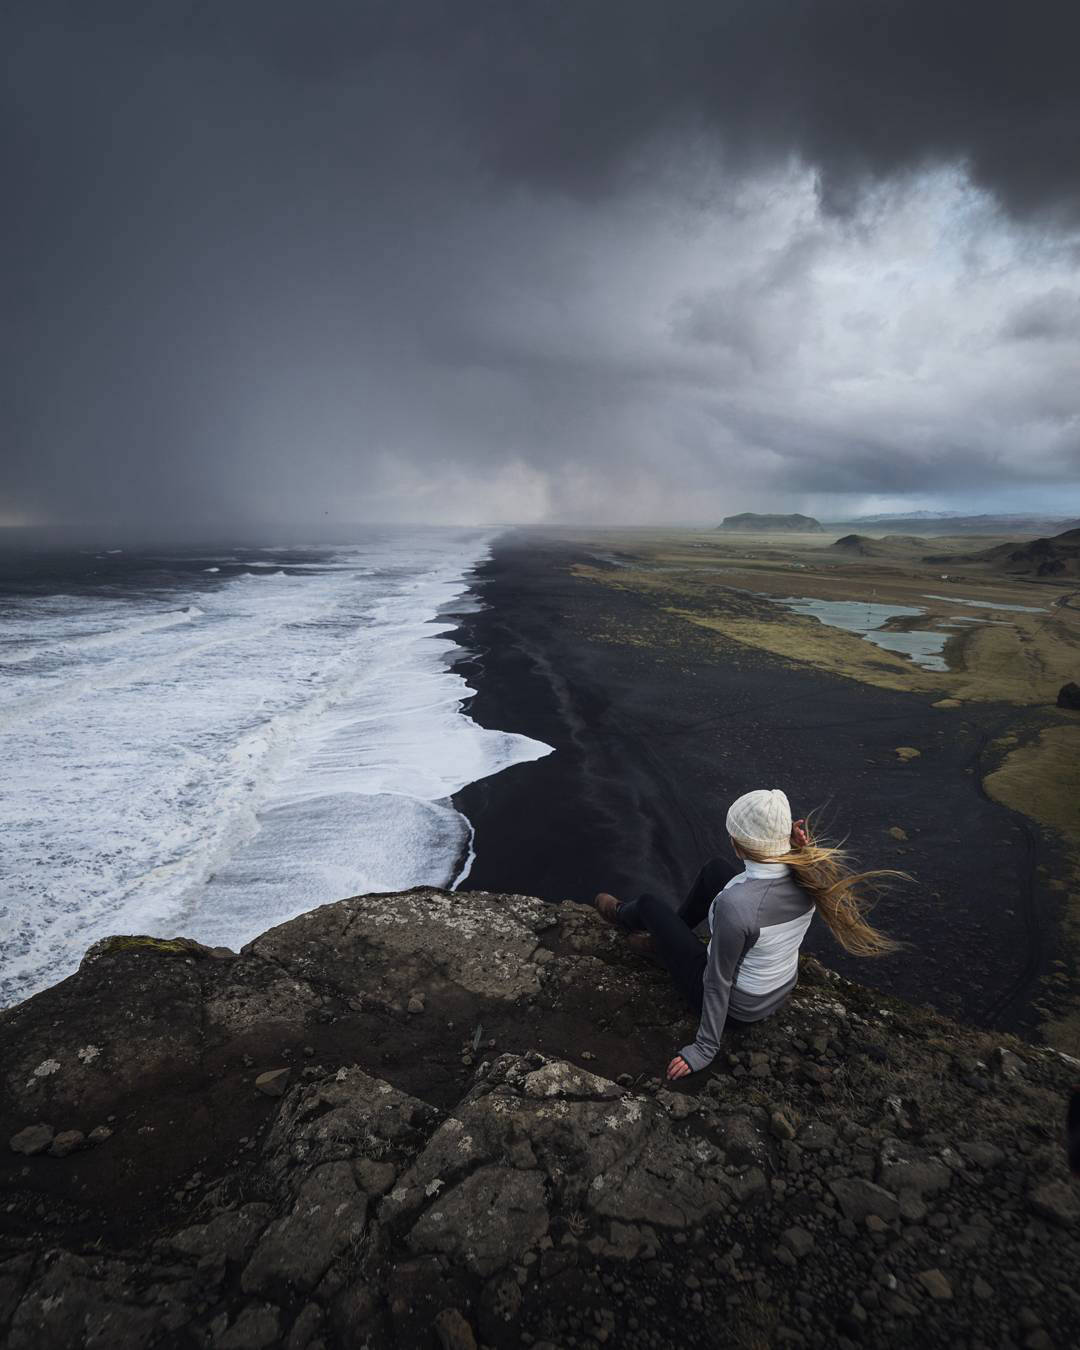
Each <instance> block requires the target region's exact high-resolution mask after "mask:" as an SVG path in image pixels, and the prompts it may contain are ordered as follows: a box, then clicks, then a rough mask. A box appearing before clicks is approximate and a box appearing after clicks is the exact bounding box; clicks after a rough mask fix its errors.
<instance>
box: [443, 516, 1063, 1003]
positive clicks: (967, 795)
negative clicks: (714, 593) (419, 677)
mask: <svg viewBox="0 0 1080 1350" xmlns="http://www.w3.org/2000/svg"><path fill="white" fill-rule="evenodd" d="M577 560H582V561H586V560H587V561H589V562H590V563H592V564H593V565H596V563H597V556H596V555H594V554H589V555H588V556H587V557H586V554H585V553H584V552H583V550H582V547H581V545H580V544H576V545H575V544H571V543H568V542H566V541H564V540H562V539H559V538H558V537H555V536H552V535H545V534H543V533H540V532H525V531H519V532H514V533H511V534H507V535H505V536H503V538H502V539H500V540H499V541H498V543H497V544H496V546H495V550H494V555H493V558H492V560H491V562H490V563H488V564H486V565H485V566H484V567H482V568H481V569H480V571H479V574H478V588H477V589H478V594H479V595H480V596H481V597H482V598H483V600H484V601H485V602H486V604H487V608H486V609H485V610H483V611H482V612H479V613H477V614H475V615H468V616H466V617H465V618H464V619H463V621H462V624H461V629H460V634H459V640H460V641H461V642H462V644H463V645H464V646H465V648H466V649H467V651H468V652H469V653H470V654H469V656H468V657H467V658H464V659H463V660H462V662H461V664H460V667H459V668H460V669H461V670H462V671H463V673H465V674H466V675H467V676H468V678H469V679H470V682H471V683H472V684H473V686H474V687H475V688H476V689H477V690H478V692H477V694H476V697H475V698H474V699H473V701H472V703H471V706H470V708H469V712H470V714H471V715H472V716H473V717H474V718H475V719H476V720H477V721H478V722H480V723H481V724H483V725H485V726H492V727H499V728H503V729H506V730H513V731H517V732H523V733H525V734H527V735H530V736H535V737H537V738H539V739H541V740H544V741H546V742H548V743H549V744H550V745H553V746H554V747H555V753H554V754H553V755H550V756H549V757H547V758H546V759H543V760H541V761H539V762H537V763H530V764H523V765H517V766H514V767H512V768H510V769H507V770H505V771H504V772H503V773H501V774H498V775H497V776H495V777H494V778H490V779H486V780H483V781H481V782H479V783H474V784H472V785H470V786H469V787H468V788H467V789H465V791H464V792H462V793H461V794H459V796H458V797H457V799H456V801H457V804H458V805H459V806H460V808H461V809H462V810H463V811H464V812H465V813H466V814H467V815H468V816H469V818H470V820H471V821H472V822H473V824H474V826H475V830H476V852H477V857H476V862H475V864H474V866H473V869H472V872H471V874H470V876H469V878H468V880H467V882H466V883H465V884H466V886H467V887H468V888H469V889H490V890H494V891H517V892H522V893H525V894H532V895H539V896H542V897H544V898H546V899H550V900H557V899H562V898H565V897H573V898H578V899H582V900H584V899H587V898H588V897H590V896H591V895H592V894H593V893H594V892H595V891H596V890H598V889H606V890H611V891H614V892H615V893H616V894H622V895H624V896H631V895H634V894H637V893H638V892H640V891H643V890H653V891H657V892H659V893H660V894H664V895H667V896H670V897H671V898H672V900H673V901H674V900H675V899H676V898H677V897H678V896H679V895H680V894H681V892H682V891H683V890H684V889H685V887H686V886H687V884H688V883H689V881H690V880H691V878H692V877H693V875H694V873H695V872H696V870H697V868H698V866H699V865H700V863H701V862H702V861H703V860H704V859H705V858H707V857H708V856H710V855H711V854H712V853H715V852H723V851H725V850H726V849H727V837H726V833H725V830H724V815H725V811H726V807H727V804H728V802H729V801H730V800H731V799H733V798H734V797H735V796H737V795H739V794H740V793H741V792H744V791H746V790H748V789H749V788H752V787H760V786H781V787H783V788H784V789H785V790H786V791H787V792H788V794H789V796H790V797H791V799H792V804H793V807H794V809H795V810H796V813H797V814H802V813H805V812H806V811H807V810H809V809H810V808H814V807H823V808H825V809H824V812H823V819H824V820H825V822H826V823H827V824H829V825H830V832H831V833H833V834H847V836H848V842H849V845H850V847H851V848H852V850H853V851H854V852H855V854H856V856H857V857H858V858H859V859H860V861H862V862H863V863H864V864H865V865H866V866H870V867H873V866H888V867H896V868H900V869H903V870H905V871H908V872H910V873H911V874H912V875H913V876H914V877H915V879H916V883H917V884H915V885H904V886H901V887H899V888H898V889H897V890H896V892H895V894H893V895H891V896H889V897H887V898H886V899H884V900H883V901H882V903H881V904H880V906H879V907H878V909H877V910H876V912H875V913H876V920H877V921H878V922H879V923H880V925H881V926H882V927H883V928H885V929H886V930H887V931H889V932H890V933H892V934H893V935H894V936H896V937H899V938H902V939H903V940H904V941H906V942H907V943H909V944H910V949H909V950H908V951H905V952H902V953H900V954H898V955H895V956H891V957H888V958H885V959H881V960H877V961H867V960H861V961H860V960H856V959H854V958H851V957H849V956H847V955H846V954H845V953H844V952H842V951H841V950H839V948H837V946H836V945H835V944H834V943H833V942H832V940H831V938H830V937H829V935H828V934H827V932H825V931H824V929H823V928H822V926H821V925H820V924H816V925H815V926H814V929H813V930H812V932H811V936H810V938H809V939H808V948H809V950H811V951H812V952H814V953H815V954H817V955H819V956H820V957H821V958H822V959H823V960H825V961H826V962H827V963H828V964H830V965H832V966H833V967H834V968H836V969H838V970H840V971H841V972H842V973H844V974H845V975H848V976H850V977H851V978H855V979H859V980H862V981H864V982H866V983H868V984H871V985H875V986H877V987H879V988H881V989H883V990H886V991H887V992H890V993H894V994H897V995H901V996H903V997H905V998H908V999H911V1000H913V1001H915V1002H923V1003H928V1004H931V1005H933V1006H935V1007H937V1008H939V1009H941V1010H943V1011H945V1012H947V1013H949V1014H951V1015H953V1016H958V1017H961V1018H963V1019H965V1020H968V1021H971V1022H974V1023H976V1024H980V1025H988V1026H989V1025H992V1026H1001V1027H1006V1028H1010V1029H1025V1028H1030V1027H1031V1026H1032V1025H1033V1024H1034V1022H1035V1021H1036V1020H1037V1019H1036V1018H1035V1017H1034V1016H1033V1015H1032V1013H1031V1009H1030V1000H1031V998H1032V995H1033V993H1034V991H1035V987H1036V981H1037V979H1038V977H1039V975H1040V974H1041V973H1043V970H1044V967H1045V965H1046V963H1047V962H1048V960H1049V958H1050V956H1051V955H1052V954H1053V953H1052V952H1050V951H1049V945H1050V938H1049V932H1050V926H1051V916H1052V911H1053V904H1052V900H1051V897H1050V896H1049V894H1048V893H1047V892H1046V891H1045V888H1044V887H1043V886H1042V885H1041V884H1040V880H1039V875H1038V873H1037V863H1038V862H1039V861H1041V858H1040V857H1038V856H1037V854H1038V852H1039V850H1040V849H1041V848H1042V847H1043V845H1042V844H1041V843H1040V841H1039V840H1038V837H1037V835H1036V833H1035V831H1034V830H1033V829H1032V828H1031V826H1030V825H1029V823H1028V822H1027V821H1026V820H1024V818H1023V817H1021V816H1019V815H1017V814H1015V813H1013V812H1010V811H1008V810H1006V809H1005V808H1003V807H1001V806H999V805H997V804H996V803H994V802H992V801H990V800H989V799H988V798H987V797H986V796H985V794H984V793H983V792H982V790H981V787H980V777H981V773H980V767H982V768H985V767H986V766H985V765H982V764H981V758H982V756H983V755H984V753H985V752H986V749H987V746H988V744H989V742H990V741H991V740H992V739H993V737H994V736H995V734H996V733H997V732H998V730H999V729H1000V727H1001V725H1002V723H1003V720H1004V719H1006V718H1007V717H1008V712H1009V710H1008V709H1006V708H1003V707H999V706H997V705H991V704H981V705H968V706H966V707H965V708H964V709H963V710H962V712H960V713H958V712H956V711H945V710H941V709H935V708H933V707H931V706H930V703H931V700H930V699H928V698H925V697H923V696H916V695H910V694H904V693H897V692H892V691H887V690H881V689H876V688H872V687H869V686H867V685H864V684H859V683H856V682H855V681H852V680H848V679H843V678H841V677H833V676H829V675H826V674H823V673H820V672H817V671H814V670H812V669H810V668H809V667H796V666H793V665H791V664H788V663H785V662H784V661H783V660H782V659H779V658H775V657H772V656H770V655H768V654H767V653H763V652H759V651H755V650H753V649H750V648H747V647H745V646H742V645H740V644H737V643H734V642H728V643H723V642H718V641H717V639H716V638H715V637H714V636H711V635H710V636H709V637H708V638H704V637H699V636H697V635H696V634H695V632H694V630H693V627H692V626H691V625H688V624H685V623H677V622H676V621H675V620H672V619H670V618H668V617H666V616H664V615H663V614H662V613H661V612H660V611H659V610H658V608H657V607H656V606H653V605H650V604H649V603H648V601H647V600H644V599H642V598H641V597H639V596H636V595H632V594H629V593H625V592H619V591H614V590H611V589H608V588H604V589H602V590H601V589H600V588H599V587H597V586H596V585H595V584H593V583H591V582H589V581H587V580H583V579H579V578H577V577H575V576H574V575H573V574H572V573H571V571H570V567H571V565H572V563H573V562H574V561H577ZM635 633H640V634H642V635H643V636H642V638H641V639H640V640H638V639H636V638H635V637H634V634H635ZM646 634H647V638H646V637H645V636H644V635H646ZM899 746H911V747H914V748H915V749H917V750H919V752H920V755H919V757H918V758H917V759H913V760H910V761H907V762H905V761H904V760H902V759H901V758H900V757H899V756H898V755H897V753H896V750H897V747H899ZM892 827H899V828H900V829H901V830H902V831H903V832H904V833H905V834H906V835H907V836H908V838H907V839H906V840H904V839H896V838H894V837H893V836H892V835H890V833H889V831H890V829H891V828H892Z"/></svg>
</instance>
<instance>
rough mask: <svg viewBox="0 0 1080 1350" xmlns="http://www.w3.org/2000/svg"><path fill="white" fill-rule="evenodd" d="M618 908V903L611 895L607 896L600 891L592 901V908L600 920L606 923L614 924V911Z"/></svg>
mask: <svg viewBox="0 0 1080 1350" xmlns="http://www.w3.org/2000/svg"><path fill="white" fill-rule="evenodd" d="M618 907H619V902H618V900H617V899H616V898H615V896H613V895H608V893H607V891H600V892H599V893H598V894H597V895H596V896H595V898H594V899H593V908H594V909H595V910H596V912H597V914H599V915H600V917H601V918H602V919H606V920H607V921H608V923H614V922H615V911H616V910H617V909H618Z"/></svg>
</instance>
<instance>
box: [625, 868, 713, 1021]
mask: <svg viewBox="0 0 1080 1350" xmlns="http://www.w3.org/2000/svg"><path fill="white" fill-rule="evenodd" d="M734 875H735V868H734V867H733V866H732V865H731V863H729V862H728V861H727V860H726V859H725V858H710V859H709V861H708V862H707V863H706V864H705V866H704V867H703V868H702V869H701V871H700V872H699V873H698V874H697V877H696V879H695V881H694V884H693V885H692V886H691V887H690V890H689V891H688V892H687V895H686V899H685V900H684V901H683V902H682V904H681V905H680V906H679V908H678V909H672V907H671V906H670V905H667V904H665V903H664V901H663V900H661V899H659V898H658V897H657V896H655V895H648V894H646V895H642V896H639V897H638V899H637V900H625V901H623V903H622V904H621V905H620V906H619V908H618V910H617V911H616V915H617V917H618V921H619V923H620V924H621V925H622V926H623V927H624V928H628V929H630V930H631V932H641V931H642V930H644V931H645V932H648V933H651V934H652V938H653V941H654V942H655V944H656V950H657V954H658V955H659V957H660V960H661V961H662V962H663V963H664V965H665V966H667V968H668V970H670V971H671V975H672V978H673V979H674V981H675V985H676V988H677V989H678V990H679V992H680V993H681V994H682V995H683V997H684V998H685V999H686V1001H687V1003H688V1004H689V1005H690V1007H691V1008H693V1010H694V1012H696V1013H700V1012H701V1000H702V984H701V982H702V977H703V976H704V974H705V962H706V960H707V952H706V948H705V944H704V943H703V942H702V941H701V939H700V938H696V937H695V936H694V933H693V930H694V929H695V928H696V927H697V926H698V924H699V923H701V921H702V919H704V918H705V916H706V915H707V914H708V912H709V906H710V905H711V904H712V902H713V899H714V898H715V896H716V895H717V893H718V892H719V891H722V890H723V889H724V887H725V886H726V885H727V884H728V882H729V881H730V880H731V878H732V877H733V876H734Z"/></svg>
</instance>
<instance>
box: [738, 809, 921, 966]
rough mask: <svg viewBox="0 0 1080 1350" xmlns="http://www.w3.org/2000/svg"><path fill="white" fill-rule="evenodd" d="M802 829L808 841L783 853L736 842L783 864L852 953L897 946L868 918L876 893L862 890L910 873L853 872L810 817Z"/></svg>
mask: <svg viewBox="0 0 1080 1350" xmlns="http://www.w3.org/2000/svg"><path fill="white" fill-rule="evenodd" d="M805 829H806V838H807V842H806V843H805V844H797V843H793V844H792V845H791V847H790V848H789V849H788V851H787V852H786V853H781V854H779V855H774V856H772V857H766V855H765V854H763V853H759V852H758V851H757V850H756V849H751V848H747V847H746V845H744V844H739V845H738V850H739V853H740V854H741V855H742V856H743V857H744V858H751V859H752V860H753V861H755V862H780V863H786V864H787V865H788V867H790V868H791V873H792V876H793V878H794V880H795V881H797V882H798V884H799V885H800V886H801V887H802V889H803V890H804V891H805V892H806V893H807V895H809V896H810V898H811V899H812V900H813V902H814V905H815V907H816V909H817V912H818V913H819V914H820V915H821V917H822V918H823V919H824V920H825V923H826V924H827V925H828V928H829V931H830V932H831V933H832V935H833V937H834V938H836V940H837V942H839V943H840V945H841V947H843V948H844V950H845V951H849V952H851V954H852V955H853V956H886V955H888V953H889V952H895V951H900V950H901V948H902V947H903V945H904V944H903V943H901V942H897V941H896V940H895V939H894V938H891V937H889V936H888V935H887V934H885V933H882V932H881V931H880V929H877V928H875V927H874V926H873V924H871V923H870V922H869V920H868V919H867V917H866V916H867V915H868V914H869V913H870V910H871V909H872V908H873V907H874V902H875V898H876V897H874V896H872V895H867V894H866V890H867V888H868V887H869V888H870V889H871V890H873V891H879V892H880V891H881V890H882V889H883V888H884V886H885V885H887V884H888V883H889V882H893V881H911V880H912V878H911V877H910V876H908V874H907V873H906V872H897V871H895V870H894V869H892V868H878V869H877V870H875V871H870V872H856V871H855V869H854V868H853V866H852V863H851V858H850V855H849V854H848V853H847V852H846V850H845V849H844V848H842V847H841V846H840V845H838V844H828V843H819V842H818V841H817V840H815V839H814V837H813V834H812V832H811V829H810V817H807V820H806V824H805ZM736 842H737V841H736Z"/></svg>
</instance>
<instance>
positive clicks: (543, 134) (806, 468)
mask: <svg viewBox="0 0 1080 1350" xmlns="http://www.w3.org/2000/svg"><path fill="white" fill-rule="evenodd" d="M6 13H7V17H6V21H5V22H6V28H7V33H6V40H5V51H6V53H7V58H6V81H5V100H6V102H5V118H4V123H5V128H6V131H5V143H4V144H5V164H6V169H5V183H6V185H7V189H8V191H7V193H6V194H5V195H6V196H7V198H8V201H9V210H8V211H7V212H6V213H5V226H4V228H5V260H6V262H7V268H6V284H5V290H4V297H3V298H4V304H3V311H4V318H3V338H2V341H3V351H4V361H5V367H6V369H7V371H8V373H9V377H10V378H9V388H10V391H11V392H10V396H9V397H8V399H7V400H6V402H5V414H4V428H3V458H4V468H5V471H4V475H3V482H4V503H3V508H2V511H3V514H2V516H0V520H7V521H8V522H15V523H17V522H20V521H38V520H88V521H103V522H118V523H153V524H159V523H160V524H178V525H182V524H191V525H205V524H210V525H213V524H218V523H221V524H224V523H230V524H231V523H237V522H239V523H244V522H263V521H265V522H279V521H289V520H293V521H299V522H307V521H318V520H321V519H326V518H328V519H329V520H331V521H351V520H364V519H378V520H395V519H398V520H415V519H420V520H432V521H458V520H461V521H472V520H485V521H486V520H530V521H537V520H596V521H638V520H640V521H645V520H706V519H711V518H714V517H715V516H717V515H719V514H725V513H728V512H731V511H735V510H739V509H744V508H751V509H752V508H757V509H808V510H811V511H813V512H815V513H823V514H829V513H834V514H835V513H843V512H845V511H848V510H858V509H861V508H865V507H874V506H877V505H887V506H888V507H889V508H890V509H897V508H900V507H902V506H903V505H905V504H909V505H912V506H924V505H949V506H960V507H968V506H970V507H973V508H975V509H988V508H990V509H992V508H993V507H995V506H997V507H1000V508H1005V507H1007V506H1009V505H1010V504H1022V505H1024V506H1025V507H1026V506H1028V505H1032V506H1039V505H1046V506H1049V505H1050V504H1051V503H1052V504H1053V505H1054V507H1055V509H1057V508H1060V509H1061V511H1062V512H1063V513H1068V512H1070V511H1072V512H1075V511H1076V510H1078V509H1080V499H1078V498H1077V496H1076V492H1077V488H1076V484H1077V482H1078V480H1080V472H1078V471H1080V381H1078V380H1077V379H1076V371H1077V369H1078V368H1080V172H1078V170H1077V164H1078V163H1080V82H1078V81H1077V80H1076V78H1075V71H1074V53H1075V50H1076V38H1077V37H1078V36H1080V31H1078V30H1080V19H1078V17H1077V15H1078V11H1077V10H1076V9H1075V7H1074V6H1072V5H1068V4H1065V3H1059V4H1045V3H1044V4H1038V3H1037V4H1033V5H1027V6H1025V7H1023V8H1022V9H1021V8H1020V7H1017V6H1015V5H1012V4H1009V5H1006V4H996V3H991V4H986V5H982V6H977V7H976V6H972V5H970V4H969V3H963V4H960V3H955V2H953V3H940V2H939V3H935V4H930V3H884V4H876V5H872V6H871V5H867V4H865V3H863V0H843V2H841V0H818V3H809V2H806V0H783V2H781V0H762V2H761V3H757V4H754V5H743V4H732V3H722V0H712V3H708V4H706V3H698V2H697V0H692V2H689V0H688V3H684V4H680V5H678V6H661V5H658V4H641V3H628V2H626V0H624V2H623V3H587V4H577V5H569V4H566V5H557V4H550V3H548V4H537V3H523V4H510V5H507V4H501V5H500V4H493V3H484V4H480V3H475V2H470V0H453V2H451V0H447V3H442V4H440V3H435V2H434V0H430V2H429V3H422V4H416V3H400V4H389V3H387V4H362V3H359V4H358V3H349V4H346V3H329V2H327V0H315V2H314V3H308V4H303V5H301V4H297V3H288V4H286V3H281V0H260V2H259V3H248V2H247V0H232V2H229V3H220V4H218V3H215V4H209V3H206V4H195V3H191V4H181V3H179V2H175V3H158V4H149V5H147V4H142V5H134V4H130V5H129V4H109V3H100V4H95V5H91V6H87V5H70V6H65V5H58V4H56V3H50V2H49V0H43V3H36V4H28V3H15V4H13V5H9V6H8V7H7V11H6ZM1069 493H1072V494H1073V496H1072V497H1071V498H1070V497H1069Z"/></svg>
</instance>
